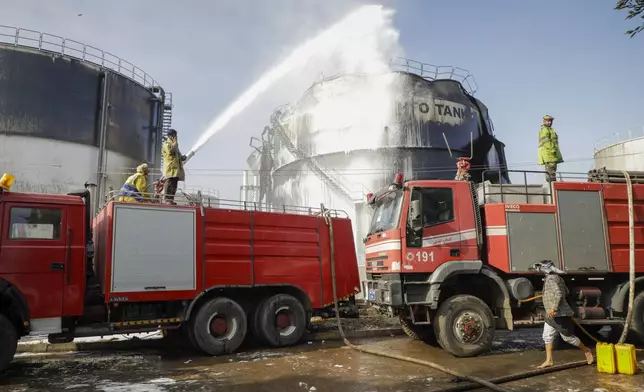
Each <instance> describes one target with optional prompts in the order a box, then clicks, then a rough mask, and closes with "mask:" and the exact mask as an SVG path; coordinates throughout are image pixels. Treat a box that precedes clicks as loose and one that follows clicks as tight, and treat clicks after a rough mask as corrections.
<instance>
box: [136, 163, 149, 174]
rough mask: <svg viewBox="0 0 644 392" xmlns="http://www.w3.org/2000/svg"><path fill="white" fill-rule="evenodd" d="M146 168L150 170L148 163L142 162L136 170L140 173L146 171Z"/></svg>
mask: <svg viewBox="0 0 644 392" xmlns="http://www.w3.org/2000/svg"><path fill="white" fill-rule="evenodd" d="M146 170H148V164H147V163H142V164H140V165H139V166H138V167H137V168H136V171H137V172H138V173H143V172H145V171H146Z"/></svg>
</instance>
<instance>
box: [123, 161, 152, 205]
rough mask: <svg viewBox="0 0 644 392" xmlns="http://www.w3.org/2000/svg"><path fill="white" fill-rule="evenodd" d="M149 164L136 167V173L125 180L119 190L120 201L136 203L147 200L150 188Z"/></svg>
mask: <svg viewBox="0 0 644 392" xmlns="http://www.w3.org/2000/svg"><path fill="white" fill-rule="evenodd" d="M148 171H149V169H148V164H147V163H143V164H141V165H139V166H138V167H137V168H136V173H135V174H132V175H131V176H130V177H128V179H127V180H125V183H124V184H123V186H122V187H121V190H120V191H119V201H122V202H126V203H136V202H142V201H144V200H145V193H146V191H147V189H148Z"/></svg>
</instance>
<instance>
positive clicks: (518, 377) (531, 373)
mask: <svg viewBox="0 0 644 392" xmlns="http://www.w3.org/2000/svg"><path fill="white" fill-rule="evenodd" d="M582 366H588V362H586V361H578V362H569V363H564V364H563V365H557V366H550V367H547V368H543V369H535V370H529V371H527V372H522V373H515V374H510V375H507V376H501V377H496V378H493V379H491V380H489V381H490V382H491V383H494V384H503V383H506V382H511V381H517V380H522V379H525V378H530V377H534V376H540V375H542V374H548V373H554V372H560V371H562V370H567V369H573V368H578V367H582ZM479 388H481V386H480V385H479V384H476V383H468V384H463V385H459V386H456V387H452V388H448V389H441V390H440V392H461V391H471V390H473V389H479Z"/></svg>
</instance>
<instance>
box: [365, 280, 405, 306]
mask: <svg viewBox="0 0 644 392" xmlns="http://www.w3.org/2000/svg"><path fill="white" fill-rule="evenodd" d="M384 277H385V276H384V275H383V278H384ZM386 277H387V279H381V280H369V279H367V280H366V281H365V282H364V285H365V290H364V293H365V297H366V300H367V302H369V303H372V304H375V305H386V306H391V307H394V308H395V307H401V306H403V303H404V302H403V293H402V282H401V279H400V275H398V274H392V275H386ZM367 278H369V276H367Z"/></svg>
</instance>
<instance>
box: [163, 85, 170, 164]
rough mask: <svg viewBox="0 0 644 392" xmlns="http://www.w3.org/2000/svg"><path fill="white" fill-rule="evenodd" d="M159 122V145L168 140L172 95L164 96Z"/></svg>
mask: <svg viewBox="0 0 644 392" xmlns="http://www.w3.org/2000/svg"><path fill="white" fill-rule="evenodd" d="M161 120H162V122H161V143H163V142H165V139H167V138H168V131H170V129H171V128H172V93H166V94H165V100H164V102H163V117H162V119H161ZM161 167H162V168H163V155H161ZM161 174H162V175H163V173H161Z"/></svg>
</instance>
